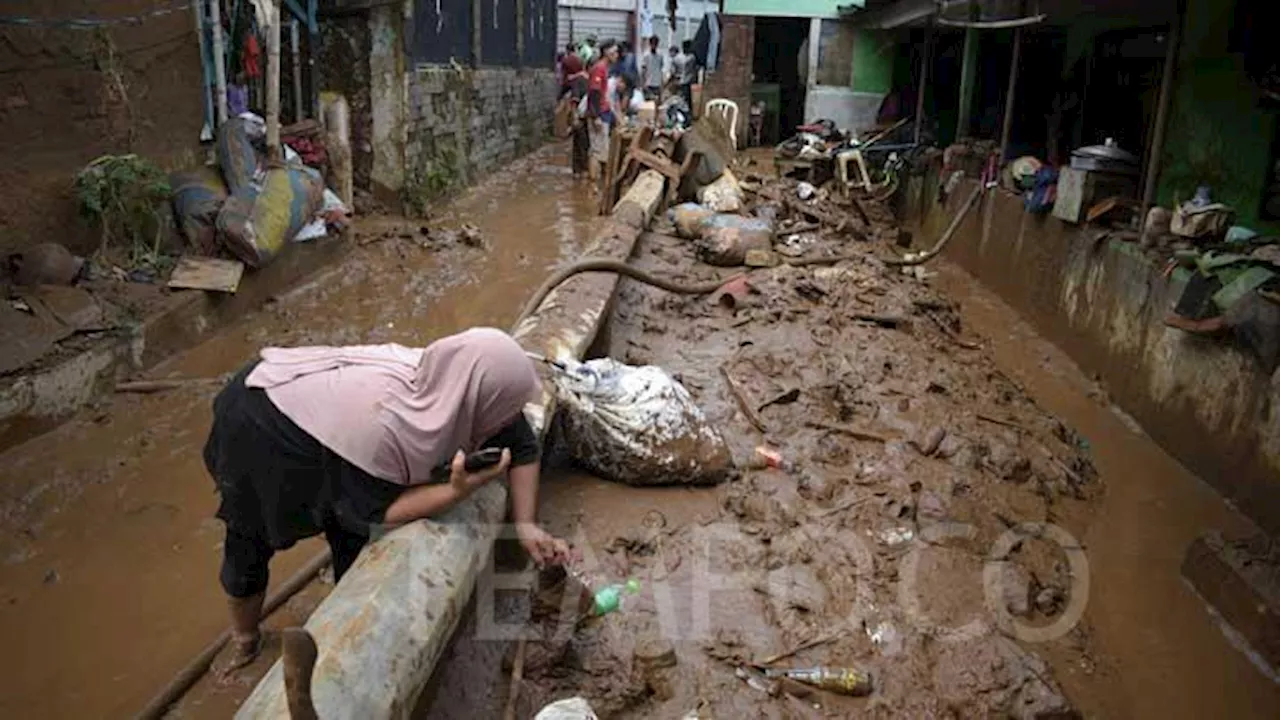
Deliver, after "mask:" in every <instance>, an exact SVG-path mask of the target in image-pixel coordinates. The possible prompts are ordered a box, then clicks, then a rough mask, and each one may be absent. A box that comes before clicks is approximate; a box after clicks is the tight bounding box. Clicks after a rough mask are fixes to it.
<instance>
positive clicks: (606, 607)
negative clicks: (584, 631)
mask: <svg viewBox="0 0 1280 720" xmlns="http://www.w3.org/2000/svg"><path fill="white" fill-rule="evenodd" d="M639 592H640V581H639V580H636V579H635V578H630V579H629V580H627V582H626V583H625V584H623V585H607V586H605V587H602V588H600V589H599V590H597V591H596V594H595V613H596V615H608V614H609V613H611V612H614V611H616V610H621V609H622V601H623V593H626V594H627V595H635V594H636V593H639Z"/></svg>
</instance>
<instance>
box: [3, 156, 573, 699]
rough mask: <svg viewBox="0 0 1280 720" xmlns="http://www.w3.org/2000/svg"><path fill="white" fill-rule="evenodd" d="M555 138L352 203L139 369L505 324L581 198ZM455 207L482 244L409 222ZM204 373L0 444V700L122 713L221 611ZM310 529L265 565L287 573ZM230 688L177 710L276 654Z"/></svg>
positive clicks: (315, 598) (239, 690)
mask: <svg viewBox="0 0 1280 720" xmlns="http://www.w3.org/2000/svg"><path fill="white" fill-rule="evenodd" d="M566 155H567V153H566V152H565V151H564V150H563V149H562V148H559V147H553V148H549V149H547V150H544V151H541V152H538V153H535V154H534V155H531V156H529V157H527V158H525V159H524V160H521V161H520V162H517V163H515V164H513V165H512V166H511V167H510V169H509V170H508V171H506V172H503V173H499V174H497V175H495V176H493V178H491V179H490V180H489V181H487V182H485V183H483V184H481V185H479V186H478V187H476V188H474V189H471V190H469V191H467V192H465V193H464V194H463V195H462V196H461V197H460V198H458V199H457V200H456V201H454V202H453V203H451V204H450V205H448V206H447V207H445V208H443V209H442V210H441V212H439V213H434V214H433V215H432V216H431V217H430V218H428V220H426V221H404V220H401V219H397V218H392V217H377V216H374V217H369V218H364V219H362V220H361V222H360V223H359V224H358V225H357V227H355V228H354V231H353V233H352V238H351V242H352V244H353V246H354V248H355V249H354V251H353V252H352V254H351V255H350V256H349V257H348V258H347V259H346V260H345V261H344V262H343V263H342V264H341V265H339V266H337V267H334V268H332V269H329V270H326V271H323V272H322V273H320V274H319V275H317V276H315V277H314V278H312V279H311V280H310V281H309V282H307V283H305V284H304V285H302V286H300V287H298V288H296V289H293V290H290V291H288V292H284V293H282V294H281V295H280V296H279V298H278V299H277V300H276V301H274V302H272V303H270V304H269V305H268V306H267V307H266V308H264V309H263V310H262V311H260V312H258V313H255V314H253V315H252V316H250V317H248V318H246V319H245V320H244V321H243V322H240V323H238V324H236V325H235V326H233V327H231V328H229V329H228V330H226V331H225V332H222V333H220V334H219V335H217V336H216V337H214V338H212V339H210V340H209V341H208V342H205V343H203V344H201V345H199V346H197V347H195V348H193V349H192V350H190V351H188V352H186V353H184V354H182V355H180V356H177V357H174V358H172V359H171V360H169V361H167V362H165V363H164V364H163V365H162V366H160V367H159V368H157V369H156V370H154V371H153V372H151V373H149V374H148V377H157V378H159V377H214V376H220V375H222V374H224V373H228V372H231V371H234V370H236V369H237V368H238V367H240V366H241V365H242V364H243V363H245V362H246V361H248V360H249V359H250V358H251V357H252V356H254V355H255V354H256V353H257V351H258V349H259V348H261V347H263V346H265V345H286V346H287V345H312V344H334V345H340V344H363V343H384V342H398V343H402V344H405V345H409V346H421V345H425V344H426V343H428V342H430V341H431V340H433V339H435V338H437V337H439V336H441V335H444V334H448V333H451V332H455V331H457V330H460V329H464V328H466V327H471V326H477V325H490V326H496V327H507V326H508V325H509V324H510V322H511V320H512V319H513V318H514V317H515V314H516V313H517V312H518V310H519V307H520V304H521V303H522V302H523V301H524V300H525V297H526V295H527V293H528V292H529V291H530V290H531V288H532V287H533V286H535V285H536V284H537V283H538V282H539V281H540V280H541V279H542V277H543V276H544V275H545V274H546V273H547V272H548V271H549V269H550V268H552V267H554V266H556V265H558V264H562V263H564V262H566V261H567V260H568V259H570V258H574V257H576V255H577V253H579V252H580V250H581V248H582V244H583V243H584V242H585V241H586V240H587V239H588V237H589V234H590V230H591V227H592V225H593V224H594V222H595V220H596V217H595V214H594V213H595V207H594V204H593V203H590V202H589V201H588V200H587V199H586V198H585V197H583V195H582V194H581V193H575V192H571V190H572V188H573V180H572V178H571V176H570V174H569V169H568V164H567V157H566ZM464 223H471V224H473V225H475V226H476V227H477V228H478V230H479V235H480V238H481V241H482V244H483V247H482V248H481V247H470V246H468V245H466V244H465V243H461V242H458V243H450V242H447V241H446V242H442V241H439V240H438V239H436V238H434V237H432V236H429V235H427V234H425V233H424V229H426V228H428V227H430V228H441V229H451V228H458V227H460V226H461V225H463V224H464ZM213 390H214V388H213V387H192V388H187V389H181V390H175V391H171V392H167V393H161V394H156V395H116V396H114V397H113V398H111V399H110V401H109V402H108V403H106V404H103V405H102V406H100V407H97V408H95V409H93V410H92V411H89V412H86V413H85V414H83V415H81V416H80V417H78V418H76V419H75V420H74V421H72V422H69V423H67V424H66V425H64V426H63V427H61V428H59V429H58V430H56V431H54V432H51V433H49V434H47V435H44V436H41V437H38V438H36V439H33V440H31V441H29V442H27V443H26V444H24V445H21V446H19V447H17V448H14V449H11V450H9V451H8V452H6V453H4V457H3V461H2V462H0V488H3V489H2V490H0V492H2V493H3V499H2V500H0V502H2V506H3V510H0V523H3V532H0V558H3V562H2V564H0V588H2V590H0V592H2V593H3V599H2V601H0V634H3V636H4V637H5V638H6V639H8V641H9V642H11V643H13V644H14V646H15V647H21V648H23V649H24V650H23V652H22V657H21V659H19V658H18V657H16V656H15V657H12V658H10V659H9V660H8V661H6V662H5V663H3V665H4V667H5V670H4V680H3V681H0V714H3V715H5V716H8V717H86V716H95V717H126V716H129V715H131V714H132V713H134V712H137V711H138V710H139V709H141V707H142V706H143V704H145V702H146V701H147V699H148V698H149V697H150V696H151V695H152V694H153V693H155V692H157V691H158V690H159V688H160V687H161V686H163V685H164V684H165V683H166V682H168V680H169V679H170V678H171V677H172V676H173V675H174V673H176V672H177V671H178V670H179V669H180V668H181V667H182V666H183V665H185V664H186V663H187V662H188V661H189V660H191V659H192V658H193V657H194V656H195V655H196V654H197V653H198V652H199V651H200V649H201V648H202V647H204V645H205V644H206V643H208V642H209V641H210V640H211V639H213V638H214V637H215V636H216V635H217V634H218V632H219V631H221V630H222V629H223V628H224V627H225V624H226V609H225V600H224V598H223V596H222V594H221V591H220V588H219V586H218V581H217V577H218V565H219V562H220V557H221V542H222V538H223V530H222V527H221V523H220V522H218V521H216V520H215V519H214V518H213V512H214V510H215V508H216V507H217V497H216V495H215V493H214V492H213V486H212V484H211V482H210V480H209V477H208V474H207V472H206V470H205V468H204V465H203V463H202V461H201V458H200V450H201V447H202V446H203V444H204V441H205V436H206V434H207V432H208V427H209V423H210V412H209V403H210V401H211V399H212V396H213ZM319 546H320V544H319V543H315V542H306V543H302V544H300V545H299V546H298V547H296V548H295V549H292V550H290V551H288V552H286V553H284V554H283V555H282V556H281V557H280V558H278V559H277V560H276V561H275V562H274V563H273V565H272V575H271V577H272V581H273V583H278V582H279V581H281V580H283V579H285V578H287V577H288V576H289V575H290V574H291V573H292V572H293V570H294V569H295V568H296V567H297V566H298V565H300V564H301V562H302V561H304V560H305V559H306V558H307V557H310V556H311V555H312V554H314V553H315V552H316V550H317V548H318V547H319ZM326 592H327V589H325V588H323V587H313V588H311V589H309V590H308V591H306V592H305V593H303V594H301V595H299V596H296V597H295V598H294V599H293V600H292V601H291V602H290V603H289V604H288V605H287V606H286V607H285V608H284V612H283V613H281V614H280V615H278V616H277V617H274V618H273V619H272V620H271V621H269V622H268V626H269V627H275V626H279V625H281V624H298V623H299V622H301V621H302V620H304V619H305V618H306V616H307V615H308V614H309V613H310V611H311V609H312V608H314V606H315V604H316V603H318V602H319V600H320V599H321V598H323V596H324V594H325V593H326ZM274 657H275V654H274V653H273V652H267V653H266V654H265V655H264V656H263V657H262V658H261V659H260V660H259V661H258V662H257V663H256V664H255V665H254V667H253V668H252V669H251V672H246V673H242V674H240V675H238V676H237V677H236V679H235V682H234V683H232V684H230V685H229V686H225V687H224V686H217V685H215V684H213V683H209V682H206V683H202V684H201V685H200V686H198V687H197V688H195V689H194V690H193V691H192V693H190V694H189V695H188V697H187V700H186V702H185V703H184V704H183V705H182V706H180V707H179V708H178V710H176V711H175V712H176V713H177V714H178V715H179V716H182V717H210V718H215V717H218V718H221V717H227V716H229V715H230V714H231V713H233V712H234V708H235V707H236V706H237V705H238V704H239V702H240V701H242V700H243V699H244V698H245V697H246V696H247V695H248V693H249V691H250V690H251V689H252V688H253V685H254V684H256V682H257V679H258V678H259V677H260V676H261V674H262V673H263V672H265V671H266V669H267V668H268V667H269V666H270V664H271V662H273V661H274Z"/></svg>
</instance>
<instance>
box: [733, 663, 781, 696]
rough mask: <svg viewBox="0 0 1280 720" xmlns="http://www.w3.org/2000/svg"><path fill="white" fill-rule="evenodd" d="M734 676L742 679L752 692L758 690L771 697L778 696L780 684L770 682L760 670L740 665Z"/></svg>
mask: <svg viewBox="0 0 1280 720" xmlns="http://www.w3.org/2000/svg"><path fill="white" fill-rule="evenodd" d="M733 674H734V675H737V676H738V677H739V678H741V679H742V681H743V682H745V683H746V684H747V687H749V688H751V689H752V690H758V691H760V692H762V693H764V694H766V695H771V696H772V695H777V694H778V684H777V683H775V682H769V679H768V678H766V677H765V676H764V673H761V672H760V671H759V670H755V669H753V668H749V667H746V666H744V665H739V666H738V668H737V669H736V670H734V671H733Z"/></svg>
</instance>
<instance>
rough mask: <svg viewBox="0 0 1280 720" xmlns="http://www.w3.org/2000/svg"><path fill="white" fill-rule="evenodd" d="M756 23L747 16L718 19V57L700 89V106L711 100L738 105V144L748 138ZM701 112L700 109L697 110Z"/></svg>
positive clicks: (727, 16)
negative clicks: (715, 64)
mask: <svg viewBox="0 0 1280 720" xmlns="http://www.w3.org/2000/svg"><path fill="white" fill-rule="evenodd" d="M755 33H756V21H755V18H754V17H752V16H750V15H721V16H720V57H719V60H718V63H717V65H718V66H717V67H716V69H715V71H713V72H708V73H707V76H706V80H705V84H704V86H703V89H702V102H703V107H705V106H706V102H707V101H708V100H711V99H713V98H725V99H727V100H732V101H734V102H736V103H737V104H738V144H739V145H741V144H743V143H744V142H745V141H746V137H747V120H748V117H749V115H750V112H749V110H750V108H751V66H752V64H753V61H754V59H755ZM699 112H701V108H699Z"/></svg>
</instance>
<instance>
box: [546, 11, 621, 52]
mask: <svg viewBox="0 0 1280 720" xmlns="http://www.w3.org/2000/svg"><path fill="white" fill-rule="evenodd" d="M558 14H559V20H558V22H559V28H558V30H559V32H557V33H556V48H558V49H563V48H564V46H565V45H566V44H567V43H568V42H569V41H570V40H572V41H573V42H575V43H576V42H581V41H582V40H583V39H584V38H586V37H587V36H588V35H595V36H596V39H597V40H599V41H601V42H603V41H605V40H617V41H619V42H621V41H623V40H629V39H630V38H628V36H627V21H628V20H629V19H630V17H631V13H630V12H628V11H626V10H604V9H601V8H581V7H572V6H569V5H561V6H560V7H559V9H558Z"/></svg>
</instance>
